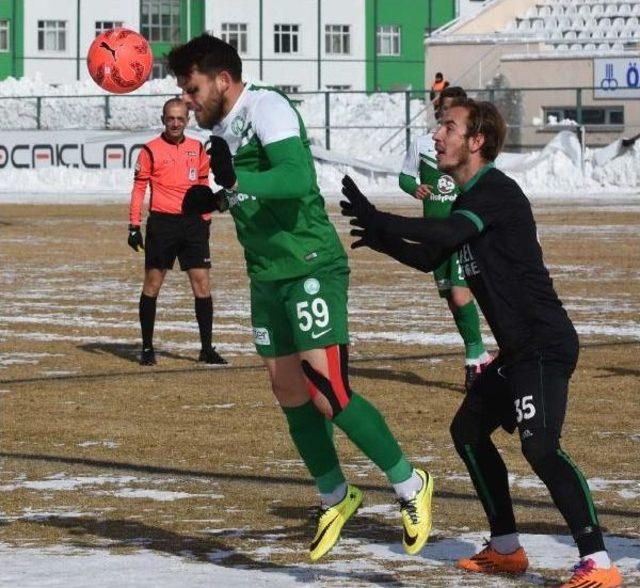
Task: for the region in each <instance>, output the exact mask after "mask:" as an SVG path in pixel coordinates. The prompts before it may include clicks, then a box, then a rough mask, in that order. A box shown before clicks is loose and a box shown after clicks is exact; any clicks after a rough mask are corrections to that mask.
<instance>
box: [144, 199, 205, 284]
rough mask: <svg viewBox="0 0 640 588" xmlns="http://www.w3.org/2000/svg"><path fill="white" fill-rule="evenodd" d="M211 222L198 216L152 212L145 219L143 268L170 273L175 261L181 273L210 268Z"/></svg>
mask: <svg viewBox="0 0 640 588" xmlns="http://www.w3.org/2000/svg"><path fill="white" fill-rule="evenodd" d="M209 225H210V221H205V220H202V217H200V216H198V215H179V214H164V213H162V212H151V213H150V214H149V218H148V219H147V231H146V242H145V249H144V267H145V268H146V269H159V270H165V269H173V264H174V263H175V261H176V257H177V258H178V261H179V263H180V269H181V270H182V271H186V270H190V269H193V268H210V267H211V252H210V249H209Z"/></svg>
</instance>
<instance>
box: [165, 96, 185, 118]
mask: <svg viewBox="0 0 640 588" xmlns="http://www.w3.org/2000/svg"><path fill="white" fill-rule="evenodd" d="M174 104H175V105H177V104H179V105H180V106H182V107H184V108H187V105H186V104H185V103H184V102H183V101H182V100H181V99H180V98H176V97H173V98H169V100H167V101H166V102H165V103H164V104H163V105H162V116H164V113H165V111H166V110H167V107H168V106H173V105H174ZM187 110H188V108H187Z"/></svg>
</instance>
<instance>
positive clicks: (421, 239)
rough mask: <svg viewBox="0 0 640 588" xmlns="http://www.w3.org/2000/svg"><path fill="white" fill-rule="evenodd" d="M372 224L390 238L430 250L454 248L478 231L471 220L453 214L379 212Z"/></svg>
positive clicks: (462, 215) (463, 215)
mask: <svg viewBox="0 0 640 588" xmlns="http://www.w3.org/2000/svg"><path fill="white" fill-rule="evenodd" d="M375 224H376V226H377V227H379V228H380V229H381V230H382V231H383V232H384V233H386V234H387V235H389V236H391V237H399V238H401V239H407V240H409V241H415V242H416V243H420V244H422V245H424V246H426V247H428V248H430V249H434V250H435V249H443V250H455V249H457V248H458V247H459V246H460V245H462V244H463V243H465V242H467V241H468V240H469V239H471V238H472V237H474V236H475V235H477V234H478V233H479V232H480V231H479V230H478V226H477V224H476V223H475V222H474V221H473V219H470V218H469V217H468V216H467V215H465V214H455V213H454V214H452V215H451V216H450V217H449V218H417V217H413V218H412V217H406V216H398V215H396V214H389V213H386V212H382V213H378V217H377V218H376V223H375Z"/></svg>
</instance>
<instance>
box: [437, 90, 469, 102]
mask: <svg viewBox="0 0 640 588" xmlns="http://www.w3.org/2000/svg"><path fill="white" fill-rule="evenodd" d="M466 97H467V93H466V92H465V91H464V90H463V89H462V88H461V87H460V86H447V87H446V88H445V89H444V90H442V92H440V101H442V99H443V98H466Z"/></svg>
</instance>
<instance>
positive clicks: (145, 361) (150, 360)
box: [140, 347, 157, 365]
mask: <svg viewBox="0 0 640 588" xmlns="http://www.w3.org/2000/svg"><path fill="white" fill-rule="evenodd" d="M156 363H157V362H156V352H155V351H154V350H153V347H147V348H145V349H143V350H142V354H141V355H140V365H156Z"/></svg>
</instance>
